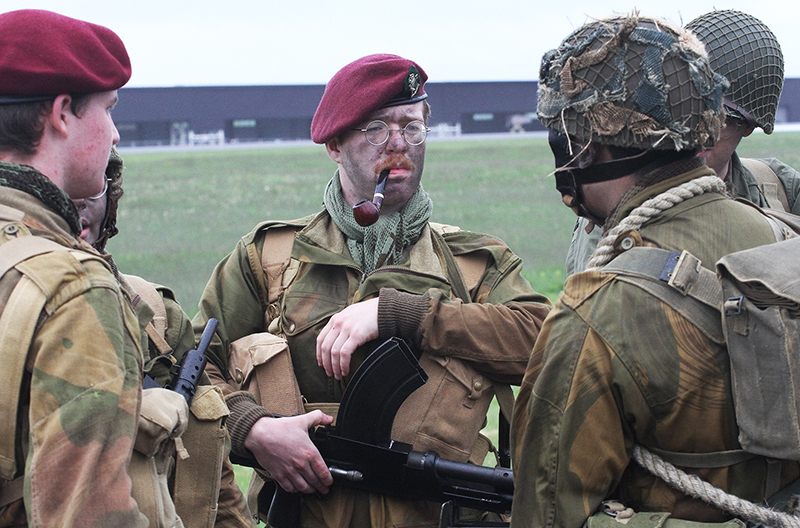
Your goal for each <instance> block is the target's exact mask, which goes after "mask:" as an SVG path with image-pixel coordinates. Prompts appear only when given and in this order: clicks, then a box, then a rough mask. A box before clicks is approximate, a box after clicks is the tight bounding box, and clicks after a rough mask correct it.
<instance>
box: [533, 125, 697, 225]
mask: <svg viewBox="0 0 800 528" xmlns="http://www.w3.org/2000/svg"><path fill="white" fill-rule="evenodd" d="M548 141H549V144H550V149H551V150H552V151H553V156H554V157H555V162H556V170H555V177H556V189H557V190H558V191H559V192H560V193H561V196H562V197H563V198H564V203H565V204H567V197H570V198H571V200H570V203H571V205H570V204H568V206H569V207H570V208H572V209H576V210H577V214H578V216H582V217H584V218H586V219H588V220H590V221H591V222H594V223H595V224H597V225H603V223H604V222H605V218H599V217H598V216H597V215H595V214H593V213H592V211H591V210H589V209H588V208H587V207H586V201H585V197H584V195H583V191H582V186H583V185H584V184H587V183H600V182H605V181H609V180H616V179H617V178H622V177H623V176H627V175H629V174H633V173H634V172H637V171H638V170H640V169H642V168H644V167H646V166H647V165H650V164H651V163H653V162H654V161H656V160H659V159H663V158H664V156H665V154H668V153H669V152H668V151H656V150H654V149H650V150H642V151H640V152H638V153H637V154H634V155H633V156H627V157H624V158H618V159H614V160H611V161H606V162H602V163H592V164H591V165H589V166H586V167H581V166H580V163H579V161H578V158H579V157H580V154H581V153H582V152H583V150H582V151H581V153H578V154H573V153H572V151H573V149H572V148H571V145H570V142H569V138H568V137H567V136H566V135H563V134H559V133H558V132H556V131H554V130H552V129H551V130H550V133H549V137H548ZM584 150H585V148H584ZM675 154H678V155H677V156H676V158H677V157H683V156H693V155H694V154H693V153H692V152H690V151H687V152H681V153H675Z"/></svg>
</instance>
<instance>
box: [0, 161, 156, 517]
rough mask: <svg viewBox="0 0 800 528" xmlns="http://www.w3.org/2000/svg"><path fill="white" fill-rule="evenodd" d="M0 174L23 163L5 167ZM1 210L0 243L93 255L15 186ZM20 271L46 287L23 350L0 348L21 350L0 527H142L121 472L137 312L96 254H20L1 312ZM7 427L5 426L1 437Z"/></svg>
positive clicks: (136, 389)
mask: <svg viewBox="0 0 800 528" xmlns="http://www.w3.org/2000/svg"><path fill="white" fill-rule="evenodd" d="M0 170H1V171H6V170H11V171H20V170H28V171H30V170H32V169H30V168H26V169H22V168H20V167H19V166H15V165H11V164H5V163H4V164H0ZM1 174H2V173H0V175H1ZM0 212H2V213H3V216H4V217H5V218H9V217H10V218H11V221H10V222H9V221H8V220H4V221H3V223H4V224H5V226H9V225H10V226H13V227H5V228H4V229H3V231H2V232H0V243H3V244H5V243H7V242H9V241H10V240H12V239H14V238H16V237H21V236H37V237H43V238H46V239H49V240H52V241H55V242H56V243H58V244H60V245H62V246H64V247H65V248H78V249H81V250H86V251H87V252H91V251H92V250H91V249H90V248H88V246H86V245H84V244H83V243H82V242H81V241H79V240H78V239H77V238H76V237H75V236H73V235H72V234H71V233H70V230H69V228H68V226H67V222H66V221H65V220H64V219H63V218H61V217H60V216H58V215H57V214H56V213H54V212H53V211H52V210H50V209H49V208H47V207H46V206H45V205H44V204H43V203H42V202H40V201H39V200H38V199H37V198H35V197H34V196H32V195H30V194H27V193H25V192H23V191H19V190H16V189H11V188H8V187H0ZM24 277H27V278H29V279H30V280H32V281H34V283H36V284H39V285H48V284H49V285H53V284H55V287H53V288H52V289H50V288H48V289H47V290H46V291H44V293H45V295H46V298H47V301H46V304H45V309H44V310H43V311H42V313H41V315H40V320H39V322H38V324H37V327H36V330H35V333H34V336H33V341H32V343H31V344H30V348H28V349H27V350H2V351H0V354H2V355H3V357H4V359H3V363H4V364H5V363H6V361H7V359H6V358H7V356H6V355H10V354H23V355H26V356H27V362H26V368H25V372H24V374H23V383H22V386H21V390H20V391H19V398H20V400H19V401H4V402H2V404H3V405H10V406H13V409H14V413H16V414H17V424H16V425H17V427H16V429H17V438H16V440H15V442H16V458H17V460H16V466H17V472H18V473H17V475H20V474H22V471H23V470H24V477H25V479H24V502H23V500H18V501H16V502H13V503H11V504H9V505H8V506H7V507H5V508H3V509H2V510H0V526H37V527H46V528H53V527H59V526H64V527H67V526H69V527H78V526H94V527H101V526H102V527H107V526H116V527H142V526H144V527H146V526H148V522H147V519H146V518H145V517H144V515H142V514H141V513H140V512H139V511H138V509H137V505H136V502H135V501H134V500H133V498H132V497H131V480H130V477H129V476H128V472H127V468H128V463H129V461H130V458H131V451H132V448H133V440H134V437H135V434H136V426H137V417H138V413H139V406H140V403H141V395H142V389H141V370H142V349H141V339H140V334H139V325H138V323H137V319H136V315H135V314H134V313H133V312H132V310H131V308H130V304H129V302H128V300H126V299H125V297H124V294H123V293H122V292H121V291H120V288H119V285H118V283H117V280H116V279H115V278H114V275H113V274H112V272H111V270H110V269H109V268H108V267H107V266H106V264H105V263H103V262H102V260H101V259H100V258H99V257H98V258H90V259H88V260H83V261H81V260H79V259H78V258H76V257H75V256H74V255H73V254H71V253H70V252H68V251H53V252H49V253H46V254H43V255H40V256H36V257H33V258H31V259H29V260H27V261H26V262H24V263H23V264H20V265H18V266H17V267H16V269H12V270H10V271H9V272H8V273H6V274H5V276H3V278H2V280H0V310H6V309H11V308H10V307H9V306H8V303H9V301H10V295H11V292H12V290H14V288H15V286H17V285H19V284H23V283H24V281H26V280H27V279H25V278H24ZM4 377H5V376H4ZM4 383H8V380H5V379H4ZM18 406H19V407H18ZM17 409H18V410H17ZM12 416H13V414H12ZM11 429H12V428H11V427H7V426H4V430H5V431H6V434H10V431H11ZM6 484H7V482H6V481H2V485H3V486H5V485H6Z"/></svg>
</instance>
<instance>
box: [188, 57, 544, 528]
mask: <svg viewBox="0 0 800 528" xmlns="http://www.w3.org/2000/svg"><path fill="white" fill-rule="evenodd" d="M426 81H427V75H426V73H425V71H424V70H423V69H422V68H421V67H420V66H419V65H418V64H416V63H415V62H413V61H411V60H408V59H405V58H403V57H398V56H396V55H389V54H376V55H369V56H366V57H363V58H360V59H358V60H356V61H354V62H352V63H350V64H348V65H347V66H345V67H344V68H342V69H341V70H340V71H339V72H338V73H336V74H335V75H334V76H333V78H332V79H331V80H330V82H329V83H328V85H327V86H326V89H325V93H324V95H323V97H322V100H321V101H320V103H319V107H318V108H317V111H316V114H315V115H314V119H313V121H312V124H311V137H312V139H313V140H314V141H315V142H317V143H321V144H324V145H325V148H326V150H327V153H328V156H329V157H330V158H331V160H332V161H333V162H334V163H335V164H336V165H337V171H336V173H335V174H334V176H333V178H332V179H331V180H330V181H329V182H328V185H327V187H326V190H325V194H324V209H323V210H322V211H321V212H318V213H316V214H313V215H311V216H308V217H306V218H303V219H300V220H294V221H288V222H276V221H268V222H264V223H262V224H260V225H258V226H256V227H255V229H254V230H253V231H252V232H251V233H249V234H248V235H246V236H245V237H243V238H242V239H241V241H240V242H239V244H238V245H237V246H236V248H235V249H234V250H233V252H232V253H231V254H230V255H228V256H227V257H226V258H225V259H223V261H222V262H220V263H219V264H218V266H217V267H216V269H215V270H214V273H213V275H212V277H211V279H210V280H209V282H208V285H207V286H206V289H205V291H204V293H203V296H202V298H201V301H200V311H199V313H198V314H197V316H196V317H195V320H194V321H193V322H194V327H195V334H196V335H199V332H200V331H202V328H203V327H204V326H205V323H206V321H207V320H208V319H209V318H210V317H214V318H216V319H218V320H219V326H218V327H217V335H216V337H215V339H214V340H212V343H211V346H210V347H209V355H210V362H209V371H210V372H212V373H215V376H216V377H215V378H214V381H215V382H216V383H218V385H219V386H220V387H221V388H222V389H223V392H224V393H226V394H227V395H228V399H227V401H228V406H229V408H230V411H231V416H230V417H229V420H228V428H229V431H230V433H231V440H232V444H233V445H232V452H233V453H234V454H236V455H238V456H241V457H249V458H255V459H256V460H257V461H258V462H259V463H260V464H261V465H262V466H263V467H264V468H266V469H267V470H268V471H269V474H270V476H271V478H272V479H274V481H275V482H277V484H278V485H280V486H281V487H283V488H284V489H286V490H287V491H301V492H306V493H308V492H312V491H320V492H323V493H325V492H329V491H330V494H329V496H328V497H326V499H325V500H319V499H318V498H317V497H314V496H311V495H307V496H304V499H303V501H302V502H303V506H302V510H301V522H300V524H301V525H302V526H320V527H321V526H337V527H338V526H362V527H363V526H373V527H380V528H383V527H388V526H419V527H421V526H438V525H439V510H440V507H441V505H440V504H437V503H435V502H430V501H409V500H401V499H398V498H396V497H388V496H384V495H379V494H375V493H367V492H362V491H353V490H345V489H342V488H340V487H337V486H336V485H333V486H331V484H332V482H333V479H332V478H331V476H330V474H329V472H328V469H327V468H326V467H325V465H324V463H323V461H322V460H321V459H320V457H319V454H318V453H317V452H316V449H315V448H314V447H313V445H311V444H310V442H309V441H308V435H307V434H306V431H305V428H307V427H308V426H309V425H315V424H318V423H327V421H328V420H330V418H327V419H326V418H323V416H324V415H323V414H322V413H321V412H320V411H319V410H316V411H314V412H313V413H312V414H301V415H300V416H298V417H295V418H288V419H287V418H282V419H275V418H273V417H272V416H273V415H274V414H285V412H284V411H280V409H282V408H284V406H283V403H284V402H282V401H281V398H280V396H278V395H275V396H271V397H269V396H267V395H266V394H265V392H259V401H256V399H255V398H254V396H253V395H252V394H251V393H249V392H244V391H241V390H240V389H243V388H246V387H247V386H248V383H249V382H248V377H252V376H258V375H259V369H260V368H261V367H262V365H261V364H260V362H261V360H255V361H252V362H248V361H242V359H243V357H244V359H251V358H254V357H256V356H257V355H259V352H256V351H258V350H270V352H269V355H270V357H275V356H279V354H281V353H284V352H285V353H286V354H289V355H290V358H291V362H290V363H291V364H292V366H293V372H290V373H289V374H287V375H288V376H291V377H292V379H293V380H295V379H296V384H295V386H296V388H297V389H298V394H299V395H300V396H301V398H300V399H301V402H303V403H305V406H304V409H305V410H311V409H324V410H325V411H326V412H329V413H330V414H332V415H335V414H336V405H337V403H338V402H339V401H340V399H341V397H342V392H343V389H344V388H345V386H346V384H347V383H348V381H349V380H350V376H351V375H352V373H353V372H354V371H355V368H356V367H357V366H358V365H359V364H360V362H361V361H363V359H364V358H365V357H366V355H367V354H369V353H370V352H371V351H372V350H373V349H374V348H375V347H376V346H377V345H379V344H380V343H382V342H384V341H385V340H386V339H388V338H390V337H401V338H404V339H405V340H406V341H407V342H408V343H410V344H411V346H413V347H416V348H417V349H419V350H421V351H422V356H421V359H420V364H421V365H422V367H423V368H424V369H425V371H426V372H427V374H428V376H429V380H428V382H427V383H426V384H425V385H424V386H423V387H422V388H420V389H418V390H417V391H415V392H414V393H413V394H412V395H411V396H410V397H409V398H408V399H407V400H406V401H405V403H404V404H403V406H402V407H401V408H400V409H399V411H398V413H397V416H396V417H395V420H394V427H393V430H392V439H393V440H397V441H401V442H404V443H407V444H411V445H412V446H413V448H414V449H415V450H417V451H427V450H434V451H437V452H438V453H439V454H440V455H441V456H442V457H444V458H448V459H451V460H456V461H459V462H466V461H468V460H469V461H471V462H475V463H478V464H482V463H483V460H484V457H485V455H486V453H487V450H488V449H490V445H489V442H488V440H486V439H485V437H482V435H480V430H481V428H482V427H483V424H484V422H485V419H486V412H487V410H488V407H489V404H490V402H491V401H492V399H493V397H494V396H495V393H498V394H499V393H501V392H503V393H505V394H508V396H509V397H512V398H513V396H511V392H510V389H509V390H508V392H505V389H508V384H509V383H519V381H520V379H521V376H522V373H523V369H524V365H525V363H526V361H527V357H528V355H529V352H530V348H531V347H532V345H533V343H534V341H535V340H536V337H537V335H538V333H539V327H540V325H541V322H542V320H543V319H544V317H545V315H546V314H547V313H548V311H549V302H548V301H547V299H546V298H545V297H544V296H542V295H539V294H537V293H536V292H535V291H533V289H532V288H531V286H530V284H528V282H527V281H526V280H525V279H523V278H522V276H521V274H520V271H521V268H522V262H521V260H520V259H519V257H517V256H516V255H515V254H514V253H513V252H511V250H510V249H509V248H508V246H506V244H504V243H503V242H502V241H501V240H499V239H497V238H495V237H492V236H489V235H484V234H480V233H472V232H467V231H462V230H459V229H458V228H455V227H452V226H443V225H441V224H435V223H432V222H431V221H430V218H431V212H432V207H433V204H432V201H431V199H430V197H429V196H428V194H427V193H426V192H425V190H424V189H423V188H422V185H421V183H420V181H421V178H422V171H423V166H424V163H425V145H426V144H425V140H426V137H427V133H428V128H427V121H428V115H429V113H430V107H429V105H428V102H427V100H426V98H427V94H426V92H425V82H426ZM354 206H356V208H355V209H354ZM287 233H288V237H287ZM287 239H288V244H285V245H284V244H281V243H280V242H282V241H284V240H287ZM281 247H285V249H280V248H281ZM281 252H283V254H285V258H284V257H281V256H279V254H280V253H281ZM254 339H255V340H254ZM259 339H260V340H261V341H258V340H259ZM243 343H244V345H242V344H243ZM263 343H268V345H264V346H263V348H261V346H262V344H263ZM261 355H262V356H263V355H265V354H263V353H261ZM268 361H270V362H271V361H272V360H268ZM254 363H259V364H254ZM264 368H268V366H264ZM254 373H255V374H254ZM212 377H213V376H212ZM282 380H283V376H278V375H273V376H272V377H271V378H269V379H268V380H267V383H265V384H264V385H263V387H266V388H267V389H269V388H270V387H273V386H275V385H276V384H277V383H278V382H280V381H282ZM252 385H255V383H251V385H250V386H251V387H252ZM258 387H259V388H260V387H262V385H261V384H259V385H258ZM300 412H302V410H301V411H300ZM314 413H319V414H314ZM290 420H296V423H295V425H294V426H292V422H290ZM290 427H292V428H293V429H294V431H295V432H294V433H291V434H290V433H288V432H286V430H287V429H288V428H290ZM300 427H302V429H300ZM281 428H282V429H281ZM281 438H286V439H290V440H292V441H293V442H295V443H290V442H289V441H288V440H287V441H283V442H281V441H280V439H281ZM254 478H255V479H256V480H255V481H254V484H256V486H255V487H254V486H251V489H255V490H256V491H257V490H258V489H259V488H260V486H263V485H264V481H263V480H262V479H261V477H260V476H255V477H254ZM267 489H268V487H267V486H264V488H263V491H262V492H261V493H260V496H258V497H255V498H253V497H251V499H252V501H251V503H250V504H251V509H253V510H254V512H255V509H256V508H257V509H258V510H259V514H260V515H262V516H263V514H264V513H266V512H265V510H266V508H267V507H268V505H269V497H268V496H267V495H268V492H267V491H266V490H267ZM481 515H482V512H470V513H465V514H464V515H462V518H466V519H469V518H472V519H475V518H479V517H480V516H481Z"/></svg>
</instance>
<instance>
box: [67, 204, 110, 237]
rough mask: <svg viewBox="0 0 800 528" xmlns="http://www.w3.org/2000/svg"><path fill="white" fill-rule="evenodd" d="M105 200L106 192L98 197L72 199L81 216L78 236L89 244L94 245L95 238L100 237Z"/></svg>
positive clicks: (104, 214)
mask: <svg viewBox="0 0 800 528" xmlns="http://www.w3.org/2000/svg"><path fill="white" fill-rule="evenodd" d="M107 200H108V193H107V192H106V193H105V194H103V196H101V197H99V198H84V199H82V200H73V202H74V203H75V207H77V208H78V215H80V218H81V234H80V237H81V238H82V239H83V240H85V241H86V242H87V243H88V244H89V245H94V243H95V242H97V239H98V238H100V229H101V228H102V227H103V220H105V217H106V201H107Z"/></svg>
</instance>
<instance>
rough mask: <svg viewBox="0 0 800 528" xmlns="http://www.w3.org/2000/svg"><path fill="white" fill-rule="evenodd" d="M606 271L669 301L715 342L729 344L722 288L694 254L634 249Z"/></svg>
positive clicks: (650, 248)
mask: <svg viewBox="0 0 800 528" xmlns="http://www.w3.org/2000/svg"><path fill="white" fill-rule="evenodd" d="M603 271H604V272H607V273H615V274H617V279H618V280H621V281H623V282H627V283H629V284H633V285H635V286H638V287H639V288H641V289H643V290H645V291H646V292H648V293H650V294H651V295H653V296H654V297H656V298H657V299H659V300H661V301H663V302H665V303H666V304H668V305H669V306H670V307H671V308H672V309H673V310H675V311H676V312H678V313H679V314H681V315H682V316H683V317H684V318H686V319H688V320H689V321H692V324H694V325H695V326H697V327H698V328H699V329H700V330H701V331H702V332H703V333H704V334H705V335H706V336H707V337H708V338H709V339H711V340H712V341H714V342H715V343H718V344H723V343H724V342H725V337H724V335H723V333H722V324H721V321H722V320H721V316H720V312H721V310H722V287H721V286H720V284H719V281H718V280H717V276H716V274H715V273H714V272H712V271H711V270H708V269H706V268H704V267H702V266H701V265H700V260H698V259H697V257H695V256H694V255H692V254H691V253H689V252H687V251H684V252H683V253H678V252H676V251H668V250H666V249H661V248H653V247H634V248H631V249H629V250H628V251H625V252H624V253H622V254H621V255H619V256H618V257H616V258H615V259H614V260H612V261H611V262H609V264H608V265H607V266H606V267H604V268H603ZM698 301H699V302H698Z"/></svg>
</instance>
